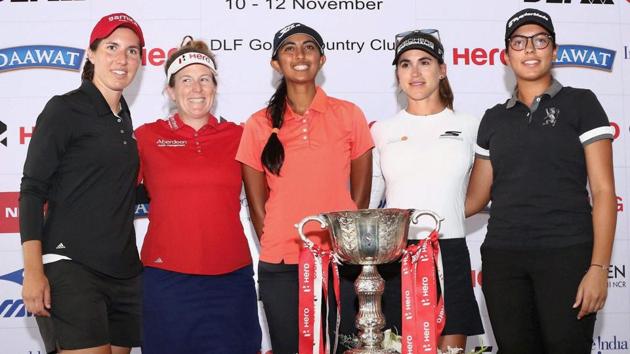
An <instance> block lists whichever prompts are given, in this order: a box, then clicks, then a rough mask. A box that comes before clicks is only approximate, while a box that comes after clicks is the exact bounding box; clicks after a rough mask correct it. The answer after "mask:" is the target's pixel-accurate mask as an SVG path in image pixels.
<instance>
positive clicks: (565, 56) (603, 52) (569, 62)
mask: <svg viewBox="0 0 630 354" xmlns="http://www.w3.org/2000/svg"><path fill="white" fill-rule="evenodd" d="M504 53H505V49H499V48H492V49H484V48H463V49H461V48H453V65H471V64H472V65H497V64H499V63H501V64H503V65H507V62H506V61H505V58H504ZM615 54H616V52H615V51H614V50H610V49H606V48H599V47H591V46H585V45H575V44H563V45H559V46H558V57H557V59H556V61H554V63H553V65H554V66H555V67H563V66H579V67H586V68H592V69H600V70H605V71H612V67H613V63H614V61H615Z"/></svg>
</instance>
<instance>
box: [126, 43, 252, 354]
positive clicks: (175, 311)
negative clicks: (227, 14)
mask: <svg viewBox="0 0 630 354" xmlns="http://www.w3.org/2000/svg"><path fill="white" fill-rule="evenodd" d="M165 71H166V76H167V82H168V86H167V88H166V90H167V92H168V95H169V97H170V98H171V99H172V100H173V101H174V102H175V105H176V106H177V113H175V114H174V115H172V116H170V117H168V118H167V119H163V120H157V121H156V122H154V123H150V124H145V125H143V126H141V127H140V128H138V129H137V130H136V138H137V140H138V149H139V151H140V161H141V178H143V180H144V184H145V186H146V188H147V191H148V193H149V197H150V198H151V204H150V212H149V220H150V223H149V230H148V233H147V236H146V238H145V240H144V244H143V247H142V262H143V263H144V265H145V273H144V345H143V347H142V353H144V354H152V353H250V354H254V353H257V352H258V350H259V349H260V343H261V332H260V325H259V323H258V308H257V301H256V290H255V286H254V280H253V269H252V259H251V257H250V253H249V249H248V246H247V240H246V238H245V234H244V233H243V227H242V226H241V221H240V217H239V211H240V192H241V170H240V165H239V163H238V162H236V161H235V160H234V156H235V155H236V149H237V148H238V144H239V141H240V138H241V134H242V131H243V128H241V127H240V126H239V125H236V124H233V123H229V122H226V121H225V120H223V119H221V120H218V119H217V118H215V117H214V116H213V115H212V114H210V113H209V112H210V110H211V109H212V106H213V103H214V97H215V93H216V88H217V81H216V75H217V69H216V65H215V61H214V56H213V55H212V53H210V51H209V50H208V46H207V45H206V44H205V43H204V42H202V41H189V42H188V43H186V44H184V45H183V46H182V47H181V48H180V49H179V50H177V51H176V52H175V53H173V54H172V55H171V56H170V58H169V59H168V61H167V62H166V67H165Z"/></svg>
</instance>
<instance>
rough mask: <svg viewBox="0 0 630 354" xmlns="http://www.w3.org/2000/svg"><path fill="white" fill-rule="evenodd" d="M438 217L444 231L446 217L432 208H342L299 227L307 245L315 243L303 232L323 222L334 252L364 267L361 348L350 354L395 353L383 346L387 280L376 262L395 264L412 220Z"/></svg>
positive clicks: (360, 283)
mask: <svg viewBox="0 0 630 354" xmlns="http://www.w3.org/2000/svg"><path fill="white" fill-rule="evenodd" d="M423 215H427V216H430V217H432V218H433V219H434V220H435V229H436V230H438V231H439V228H440V223H441V221H442V219H441V218H440V217H439V216H438V215H436V214H435V213H433V212H431V211H426V210H414V209H363V210H356V211H339V212H332V213H323V214H319V215H316V216H308V217H306V218H304V219H302V221H301V222H300V223H299V224H298V225H297V228H298V232H299V234H300V238H302V241H304V243H305V244H306V246H307V247H309V248H312V247H313V246H314V244H313V242H312V241H310V240H308V238H307V237H306V235H304V232H303V228H304V225H305V224H306V223H308V222H309V221H318V222H319V223H320V224H321V227H322V228H327V229H328V230H329V231H330V235H331V240H332V246H333V249H332V251H333V256H334V258H335V259H336V260H337V261H341V262H344V263H349V264H358V265H362V266H363V269H362V271H361V274H360V275H359V277H358V278H357V280H356V281H355V282H354V289H355V291H356V293H357V296H358V299H359V313H358V314H357V318H356V320H355V326H356V327H357V328H358V329H359V342H360V344H359V347H357V348H354V349H350V350H348V351H346V354H368V353H369V354H386V353H387V354H389V353H397V352H396V351H391V350H386V349H383V345H382V342H383V327H385V316H384V315H383V311H382V310H381V296H382V295H383V291H384V290H385V281H384V280H383V278H382V277H381V275H380V274H379V273H378V270H377V269H376V265H377V264H383V263H390V262H394V261H396V260H398V259H400V257H401V256H402V253H403V250H404V249H405V248H406V246H407V233H408V232H409V220H411V221H412V222H413V223H414V224H416V223H417V221H418V218H419V217H420V216H423Z"/></svg>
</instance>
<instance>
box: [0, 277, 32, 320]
mask: <svg viewBox="0 0 630 354" xmlns="http://www.w3.org/2000/svg"><path fill="white" fill-rule="evenodd" d="M0 280H4V281H8V282H12V283H16V284H18V285H20V286H22V284H23V283H24V270H23V269H20V270H16V271H15V272H12V273H9V274H5V275H1V276H0ZM31 316H33V314H31V313H28V312H26V307H25V306H24V302H23V301H22V299H4V300H0V317H4V318H9V317H31Z"/></svg>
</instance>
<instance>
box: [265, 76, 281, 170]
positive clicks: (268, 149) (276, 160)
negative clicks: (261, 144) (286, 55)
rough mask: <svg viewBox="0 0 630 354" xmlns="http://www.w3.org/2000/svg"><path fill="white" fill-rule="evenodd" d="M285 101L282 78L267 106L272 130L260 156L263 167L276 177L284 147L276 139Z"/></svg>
mask: <svg viewBox="0 0 630 354" xmlns="http://www.w3.org/2000/svg"><path fill="white" fill-rule="evenodd" d="M286 101H287V81H286V80H285V79H284V77H283V78H282V80H280V83H279V84H278V87H277V88H276V92H274V94H273V96H271V98H270V99H269V104H268V105H267V117H268V118H269V120H270V121H271V127H272V128H273V130H272V133H271V135H270V136H269V139H268V140H267V144H266V145H265V148H264V149H263V151H262V154H261V155H260V161H261V162H262V164H263V166H265V167H266V168H267V170H269V172H271V173H273V174H274V175H276V176H279V175H280V169H281V168H282V164H283V163H284V146H282V142H281V141H280V139H279V138H278V130H279V129H280V128H282V123H284V110H285V105H286Z"/></svg>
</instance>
